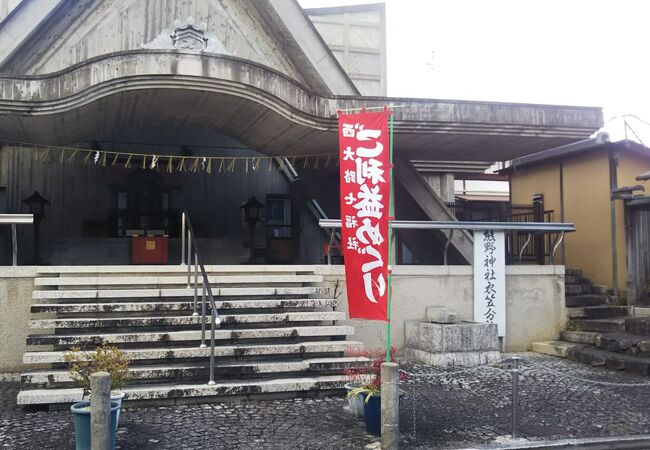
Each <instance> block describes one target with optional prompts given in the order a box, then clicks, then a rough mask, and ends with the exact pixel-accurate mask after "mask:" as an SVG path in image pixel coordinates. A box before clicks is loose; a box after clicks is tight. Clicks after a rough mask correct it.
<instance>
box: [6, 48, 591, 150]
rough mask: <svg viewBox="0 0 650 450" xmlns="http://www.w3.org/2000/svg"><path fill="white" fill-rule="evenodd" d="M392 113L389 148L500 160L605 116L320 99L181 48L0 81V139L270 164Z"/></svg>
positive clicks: (254, 70)
mask: <svg viewBox="0 0 650 450" xmlns="http://www.w3.org/2000/svg"><path fill="white" fill-rule="evenodd" d="M385 105H398V106H399V107H398V108H395V110H394V111H395V141H394V142H395V151H396V152H397V153H398V154H399V155H401V156H403V157H406V158H410V159H419V160H438V161H445V160H449V161H505V160H508V159H513V158H517V157H520V156H523V155H528V154H531V153H535V152H539V151H541V150H544V149H547V148H549V147H555V146H558V145H563V144H566V143H570V142H574V141H576V140H582V139H585V138H587V137H588V136H589V135H591V134H592V133H593V132H594V131H596V130H597V129H598V128H600V127H601V126H602V122H603V121H602V111H601V109H600V108H592V107H572V106H553V105H532V104H515V103H491V102H475V101H459V100H431V99H412V98H387V97H359V96H325V95H320V94H318V93H316V92H313V91H312V90H310V89H309V88H308V87H306V86H303V85H301V84H299V83H298V82H296V81H295V80H293V79H291V78H289V77H288V76H286V75H283V74H281V73H279V72H277V71H274V70H272V69H270V68H268V67H265V66H262V65H259V64H256V63H253V62H251V61H249V60H244V59H240V58H236V57H232V56H223V55H218V54H206V53H201V54H197V53H196V52H193V53H185V52H182V51H179V50H132V51H125V52H117V53H112V54H107V55H102V56H100V57H96V58H93V59H90V60H87V61H85V62H83V63H80V64H77V65H74V66H71V67H68V68H66V69H65V70H62V71H59V72H55V73H51V74H46V75H38V76H17V75H0V136H2V137H3V139H7V140H9V139H11V140H21V141H29V142H38V143H43V144H66V143H71V142H77V141H82V140H101V139H102V136H104V135H105V134H106V133H107V132H109V131H110V132H114V130H119V129H121V128H124V127H135V126H139V125H143V126H144V125H147V126H159V127H163V128H168V127H178V126H181V127H183V129H184V130H186V132H187V133H191V132H194V131H196V130H204V129H209V130H213V131H219V132H222V133H225V134H227V135H228V136H230V137H232V138H235V139H237V140H239V141H240V142H242V143H243V144H246V145H248V146H250V147H251V148H253V149H256V150H258V151H261V152H263V153H266V154H271V155H290V154H305V153H310V154H312V153H313V154H317V153H321V154H322V153H332V154H334V153H336V152H337V149H338V125H337V119H336V114H337V110H345V109H348V108H358V107H369V108H376V107H382V106H385Z"/></svg>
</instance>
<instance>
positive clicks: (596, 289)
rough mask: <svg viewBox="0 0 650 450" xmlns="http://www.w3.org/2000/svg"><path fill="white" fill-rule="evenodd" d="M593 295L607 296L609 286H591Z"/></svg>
mask: <svg viewBox="0 0 650 450" xmlns="http://www.w3.org/2000/svg"><path fill="white" fill-rule="evenodd" d="M591 293H592V294H596V295H606V294H607V286H605V285H603V284H592V285H591Z"/></svg>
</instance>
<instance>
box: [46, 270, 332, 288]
mask: <svg viewBox="0 0 650 450" xmlns="http://www.w3.org/2000/svg"><path fill="white" fill-rule="evenodd" d="M208 280H209V282H210V284H211V285H216V286H219V285H227V284H240V285H247V284H265V285H269V284H277V283H287V284H292V283H321V282H322V281H323V277H322V276H321V275H292V274H287V275H276V274H269V275H209V276H208ZM191 282H192V283H193V282H194V273H192V276H191ZM201 282H202V277H201V276H199V283H201ZM34 284H35V285H36V286H165V285H182V286H186V285H187V276H171V275H168V276H147V275H145V276H138V275H128V276H118V277H115V276H106V275H99V276H96V275H88V276H82V277H47V278H36V279H35V280H34Z"/></svg>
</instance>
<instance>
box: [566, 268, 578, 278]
mask: <svg viewBox="0 0 650 450" xmlns="http://www.w3.org/2000/svg"><path fill="white" fill-rule="evenodd" d="M564 274H565V276H566V275H569V276H577V277H581V276H582V270H580V269H571V268H569V267H567V268H566V269H564Z"/></svg>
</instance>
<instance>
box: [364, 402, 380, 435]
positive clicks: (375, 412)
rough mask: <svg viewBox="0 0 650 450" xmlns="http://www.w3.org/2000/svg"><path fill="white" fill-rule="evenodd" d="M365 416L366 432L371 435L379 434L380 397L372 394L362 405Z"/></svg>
mask: <svg viewBox="0 0 650 450" xmlns="http://www.w3.org/2000/svg"><path fill="white" fill-rule="evenodd" d="M363 414H364V416H365V418H366V432H367V433H368V434H372V435H373V436H381V397H380V396H379V395H373V396H372V397H370V398H369V399H367V401H366V402H365V404H364V405H363Z"/></svg>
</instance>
